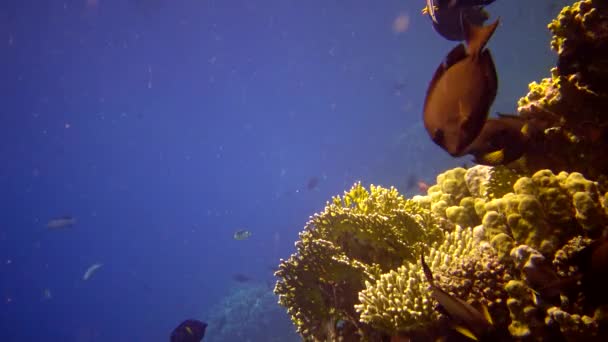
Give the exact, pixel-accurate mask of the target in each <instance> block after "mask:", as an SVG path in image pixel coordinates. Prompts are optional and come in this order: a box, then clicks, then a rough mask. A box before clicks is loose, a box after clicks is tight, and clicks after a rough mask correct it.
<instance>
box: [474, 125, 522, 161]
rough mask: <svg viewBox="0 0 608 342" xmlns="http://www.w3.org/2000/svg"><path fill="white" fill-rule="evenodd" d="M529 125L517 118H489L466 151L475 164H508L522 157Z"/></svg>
mask: <svg viewBox="0 0 608 342" xmlns="http://www.w3.org/2000/svg"><path fill="white" fill-rule="evenodd" d="M528 131H529V124H528V122H527V121H526V120H525V119H524V118H522V117H519V116H515V115H501V116H500V117H498V118H490V119H488V120H487V121H486V123H485V125H484V126H483V128H482V129H481V132H480V133H479V136H477V138H476V139H475V140H473V142H472V143H471V145H470V146H469V147H468V148H467V149H466V153H467V154H471V155H473V156H474V157H475V160H474V161H475V163H477V164H483V165H490V166H497V165H504V164H509V163H511V162H513V161H515V160H517V159H519V158H520V157H522V156H523V154H524V152H525V151H526V148H527V146H528V141H529V139H528V138H529V135H528Z"/></svg>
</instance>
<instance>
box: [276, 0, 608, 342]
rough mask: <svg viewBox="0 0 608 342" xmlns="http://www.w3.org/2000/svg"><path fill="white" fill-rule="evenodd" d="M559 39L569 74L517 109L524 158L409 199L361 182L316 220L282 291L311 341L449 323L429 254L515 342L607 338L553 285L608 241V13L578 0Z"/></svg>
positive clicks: (579, 292)
mask: <svg viewBox="0 0 608 342" xmlns="http://www.w3.org/2000/svg"><path fill="white" fill-rule="evenodd" d="M549 28H550V30H551V31H552V32H553V34H554V38H553V41H552V47H553V48H554V49H555V50H556V51H557V52H558V55H559V62H558V66H557V67H556V68H554V69H553V70H552V72H551V77H550V78H547V79H544V80H542V81H541V82H540V83H532V84H531V85H530V92H529V94H528V95H527V96H525V97H524V98H522V99H521V100H520V101H519V113H520V115H521V116H522V117H523V118H525V119H526V120H528V123H529V126H530V128H531V129H530V133H529V134H530V144H529V146H528V148H527V149H526V151H525V153H524V157H525V158H523V159H522V160H519V161H518V162H517V163H514V164H513V165H510V168H506V167H497V168H489V167H481V166H480V167H474V168H471V169H468V170H465V169H464V168H456V169H453V170H448V171H446V172H444V173H442V174H440V175H439V176H438V177H437V184H436V185H433V186H431V187H430V188H429V189H428V193H427V195H426V196H415V197H414V198H413V199H412V200H406V199H404V198H403V197H402V196H401V195H399V194H398V193H397V191H396V190H395V189H393V188H391V189H385V188H381V187H374V186H371V187H370V189H369V190H367V189H365V188H364V187H363V186H362V185H361V184H355V186H353V188H352V189H351V190H350V191H348V192H346V193H345V194H344V196H342V197H335V198H334V199H333V200H332V201H331V202H329V203H328V204H327V206H326V207H325V210H324V211H323V212H322V213H319V214H316V215H314V216H313V217H311V219H310V221H309V222H308V223H307V225H306V227H305V229H304V231H303V232H302V233H301V234H300V241H299V242H298V243H297V244H296V252H295V253H294V254H293V255H292V256H291V257H290V258H289V259H287V260H284V261H282V263H281V265H280V269H279V271H278V272H277V273H276V275H277V276H278V277H279V281H278V282H277V285H276V288H275V293H277V294H278V295H279V302H280V303H281V304H282V305H283V306H285V307H287V309H288V312H289V314H290V315H291V317H292V321H293V322H294V323H295V324H296V326H297V328H298V332H299V333H300V334H301V335H302V336H303V337H304V338H305V339H306V340H328V339H329V340H349V341H357V340H380V339H385V338H386V337H387V336H391V335H395V334H399V335H403V334H411V333H414V334H415V333H416V332H417V331H421V330H427V331H428V330H432V328H435V327H437V326H441V325H442V324H444V323H446V322H448V321H449V317H447V316H444V315H443V314H442V313H441V312H439V311H437V310H436V308H437V303H435V302H434V300H433V299H432V297H431V292H430V290H429V287H428V284H427V283H426V282H425V278H424V277H423V274H422V272H421V269H420V266H419V265H418V263H417V261H418V258H419V256H420V255H421V254H422V253H425V255H427V260H428V261H429V265H430V266H431V269H432V271H433V273H434V275H435V278H436V279H435V283H436V284H437V286H440V287H441V288H442V289H443V290H445V291H446V292H447V293H449V294H451V295H452V296H455V297H456V298H459V299H462V300H465V301H474V302H481V303H483V304H486V305H488V306H489V307H490V311H491V313H492V315H493V317H494V318H495V322H496V325H497V326H498V328H501V329H502V330H501V331H504V332H505V334H507V335H508V336H509V337H510V338H518V339H528V338H531V339H534V340H543V339H545V340H549V339H552V338H556V337H557V338H560V339H566V340H575V339H580V338H597V337H598V336H601V334H602V332H604V333H605V332H606V331H608V314H606V311H607V310H608V309H606V306H599V304H605V303H595V302H591V301H589V300H586V298H585V294H584V293H583V291H584V286H580V287H579V286H577V285H575V286H573V288H570V289H568V291H562V289H560V288H559V286H554V285H553V284H552V282H553V281H555V283H556V284H559V283H560V281H562V280H568V282H569V283H576V282H574V281H572V280H577V279H583V278H582V276H583V275H582V272H583V270H582V269H580V268H578V267H577V266H578V265H577V261H576V260H578V259H577V256H578V255H579V253H582V252H581V251H584V250H585V249H586V248H588V246H592V245H593V243H594V242H596V241H598V239H600V238H603V236H605V235H607V234H608V231H607V230H608V228H607V226H608V205H607V204H608V193H606V192H605V189H606V188H605V187H603V186H602V185H601V184H602V183H598V182H595V181H592V180H590V179H594V180H599V181H601V179H602V178H603V177H605V176H606V175H607V174H608V158H605V157H604V154H605V150H606V148H608V120H607V119H606V118H607V117H606V115H605V113H606V111H607V110H608V82H605V80H606V76H608V71H606V70H608V3H607V2H605V1H601V0H582V1H579V2H577V3H575V4H574V5H572V6H569V7H566V8H564V10H563V11H562V12H561V13H560V15H559V17H558V18H557V19H556V20H555V21H553V22H552V23H551V25H549ZM585 54H586V55H585ZM589 56H592V57H593V58H589ZM514 170H516V171H514ZM606 184H608V183H606ZM556 293H557V296H556ZM338 322H341V323H340V324H338ZM444 325H445V324H444ZM437 331H439V332H444V331H445V330H442V329H438V330H437Z"/></svg>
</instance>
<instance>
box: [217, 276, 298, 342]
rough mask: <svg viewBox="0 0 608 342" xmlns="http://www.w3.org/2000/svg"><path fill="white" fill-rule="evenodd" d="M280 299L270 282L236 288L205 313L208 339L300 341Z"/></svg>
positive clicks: (269, 341)
mask: <svg viewBox="0 0 608 342" xmlns="http://www.w3.org/2000/svg"><path fill="white" fill-rule="evenodd" d="M276 301H277V300H276V296H275V295H274V294H273V293H272V289H271V288H269V287H268V286H264V285H247V286H239V287H236V288H234V289H232V291H231V292H230V293H229V294H228V295H227V296H226V297H224V298H223V299H222V300H221V302H220V303H218V304H217V305H215V306H214V307H212V308H211V309H210V310H209V312H208V313H207V314H206V315H205V316H206V317H207V319H206V321H207V322H208V323H209V325H208V327H207V333H206V336H205V342H206V341H211V342H231V341H268V342H289V341H293V342H296V341H300V338H299V336H298V335H297V334H296V333H295V332H294V330H293V325H292V324H291V322H290V321H289V316H287V315H286V314H285V311H284V310H283V309H282V308H281V307H280V306H278V305H277V303H276ZM269 331H272V334H269V333H268V332H269Z"/></svg>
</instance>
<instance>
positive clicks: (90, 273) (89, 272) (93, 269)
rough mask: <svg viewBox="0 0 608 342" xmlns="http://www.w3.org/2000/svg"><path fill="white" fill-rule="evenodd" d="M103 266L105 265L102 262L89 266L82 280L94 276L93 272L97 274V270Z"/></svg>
mask: <svg viewBox="0 0 608 342" xmlns="http://www.w3.org/2000/svg"><path fill="white" fill-rule="evenodd" d="M101 266H103V264H100V263H97V264H93V265H91V266H89V268H87V270H86V271H85V272H84V275H83V276H82V280H89V278H91V277H92V276H93V274H95V272H97V270H98V269H99V268H100V267H101Z"/></svg>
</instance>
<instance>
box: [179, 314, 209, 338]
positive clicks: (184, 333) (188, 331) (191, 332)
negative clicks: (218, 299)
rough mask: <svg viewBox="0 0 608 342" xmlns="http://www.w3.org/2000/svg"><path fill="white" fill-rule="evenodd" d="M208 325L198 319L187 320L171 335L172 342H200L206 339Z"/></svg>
mask: <svg viewBox="0 0 608 342" xmlns="http://www.w3.org/2000/svg"><path fill="white" fill-rule="evenodd" d="M206 329H207V323H205V322H203V321H199V320H196V319H187V320H185V321H183V322H182V323H180V325H178V326H177V328H175V329H173V332H172V333H171V342H200V341H202V339H203V337H205V330H206Z"/></svg>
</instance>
